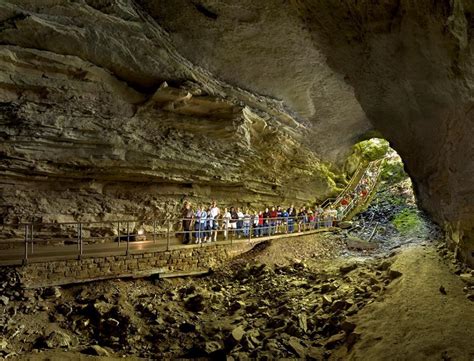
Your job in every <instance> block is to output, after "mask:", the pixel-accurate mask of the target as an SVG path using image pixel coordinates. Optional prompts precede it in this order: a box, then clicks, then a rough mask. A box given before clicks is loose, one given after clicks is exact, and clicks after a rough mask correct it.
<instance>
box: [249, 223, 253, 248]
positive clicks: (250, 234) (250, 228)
mask: <svg viewBox="0 0 474 361" xmlns="http://www.w3.org/2000/svg"><path fill="white" fill-rule="evenodd" d="M249 222H250V223H249V242H250V241H251V240H252V231H253V230H252V226H253V222H252V218H250V221H249Z"/></svg>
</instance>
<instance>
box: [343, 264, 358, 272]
mask: <svg viewBox="0 0 474 361" xmlns="http://www.w3.org/2000/svg"><path fill="white" fill-rule="evenodd" d="M356 268H357V263H349V264H345V265H342V266H341V267H339V271H341V273H342V274H346V273H349V272H350V271H353V270H355V269H356Z"/></svg>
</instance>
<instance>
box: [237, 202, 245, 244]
mask: <svg viewBox="0 0 474 361" xmlns="http://www.w3.org/2000/svg"><path fill="white" fill-rule="evenodd" d="M237 217H238V221H237V234H238V235H239V238H240V236H241V235H242V234H243V228H244V214H243V213H242V210H241V209H240V208H237Z"/></svg>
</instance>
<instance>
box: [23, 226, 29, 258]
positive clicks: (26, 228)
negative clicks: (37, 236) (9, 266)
mask: <svg viewBox="0 0 474 361" xmlns="http://www.w3.org/2000/svg"><path fill="white" fill-rule="evenodd" d="M27 263H28V225H27V224H25V255H24V257H23V264H24V265H25V264H27Z"/></svg>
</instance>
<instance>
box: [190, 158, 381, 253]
mask: <svg viewBox="0 0 474 361" xmlns="http://www.w3.org/2000/svg"><path fill="white" fill-rule="evenodd" d="M375 175H376V171H375V170H374V169H372V166H369V167H368V169H367V170H366V172H364V175H363V176H362V178H361V179H360V181H359V183H358V184H357V186H356V187H355V188H354V189H353V190H352V191H351V192H348V193H347V194H345V195H344V197H342V198H340V199H338V200H337V201H336V202H334V203H333V204H332V205H330V206H329V207H327V208H322V207H320V206H315V207H301V208H299V209H296V208H295V207H294V205H291V206H290V207H289V208H283V207H281V206H277V207H267V208H265V210H263V211H262V210H261V211H254V210H249V209H242V208H239V207H230V208H224V209H222V210H221V209H220V208H219V207H218V206H217V203H216V202H215V201H213V202H212V203H211V204H210V205H208V206H203V205H199V206H197V207H196V208H194V209H193V207H191V203H189V202H185V203H184V206H183V208H182V214H181V216H182V218H183V221H182V225H183V234H184V236H183V242H184V243H186V244H188V243H191V242H193V241H194V243H204V242H216V241H217V234H218V233H219V232H222V233H223V234H224V239H227V238H228V237H229V234H232V235H235V236H237V237H238V238H241V237H250V236H252V235H253V236H254V237H262V236H271V235H274V234H278V233H293V232H295V231H298V232H302V231H306V230H310V229H318V228H321V227H332V226H335V225H337V223H338V222H340V221H341V220H342V219H343V218H344V217H345V216H346V215H347V212H349V211H350V210H351V209H353V208H354V207H355V206H356V205H357V204H359V202H360V201H365V198H366V197H367V196H368V195H369V193H370V189H371V187H373V186H374V184H375V182H376V177H375Z"/></svg>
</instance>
